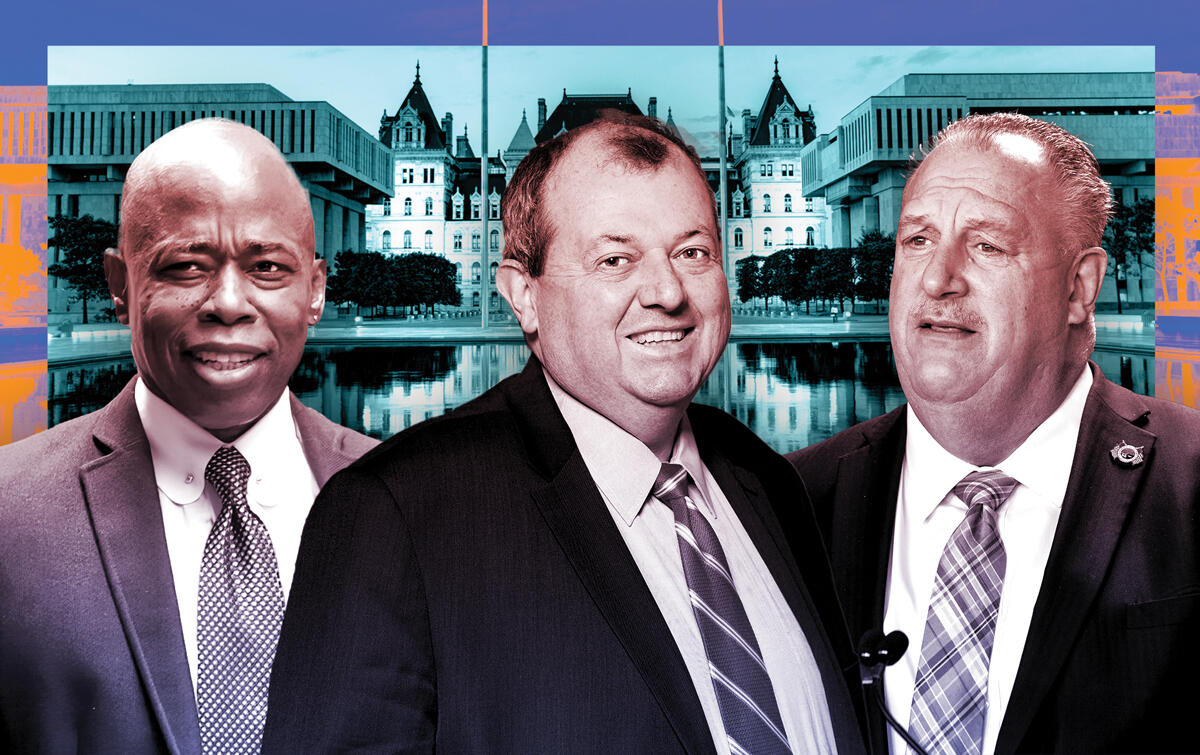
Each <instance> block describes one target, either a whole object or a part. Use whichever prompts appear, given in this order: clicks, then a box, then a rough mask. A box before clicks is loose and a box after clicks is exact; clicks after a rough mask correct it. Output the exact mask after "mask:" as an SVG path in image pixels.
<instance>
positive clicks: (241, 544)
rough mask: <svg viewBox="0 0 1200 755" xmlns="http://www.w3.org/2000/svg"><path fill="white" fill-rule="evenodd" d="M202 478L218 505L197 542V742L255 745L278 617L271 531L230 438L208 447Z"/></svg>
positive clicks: (252, 748) (219, 747)
mask: <svg viewBox="0 0 1200 755" xmlns="http://www.w3.org/2000/svg"><path fill="white" fill-rule="evenodd" d="M204 479H205V480H206V481H207V482H208V484H210V485H212V486H213V489H214V490H216V491H217V493H218V494H220V496H221V500H222V501H223V503H224V505H223V506H222V507H221V513H220V514H219V515H218V516H217V520H216V521H215V522H214V523H213V528H212V531H210V532H209V533H208V540H207V541H205V543H204V560H203V561H202V562H201V566H200V603H199V610H198V614H197V622H196V624H197V626H196V640H197V645H198V650H199V666H200V668H199V672H198V673H197V680H196V706H197V712H198V714H199V718H200V742H201V746H202V747H203V748H204V752H205V754H206V755H209V754H211V753H257V752H258V751H259V749H260V747H261V746H262V730H263V722H264V721H265V720H266V716H267V684H268V682H269V681H270V678H271V663H272V661H274V660H275V645H276V643H278V641H279V628H280V626H281V625H282V623H283V587H282V586H281V584H280V582H279V564H278V562H277V561H276V560H275V549H274V548H273V547H272V545H271V536H270V535H269V534H268V533H267V528H266V526H265V525H263V523H262V521H261V520H260V519H259V518H258V517H257V516H255V514H254V512H252V511H251V510H250V506H249V504H248V502H247V499H246V482H247V480H249V479H250V464H249V463H248V462H247V461H246V459H245V457H243V456H242V455H241V453H239V452H238V450H237V449H236V448H233V447H232V446H223V447H222V448H220V449H218V450H217V452H216V453H215V454H213V457H212V459H211V460H210V461H209V462H208V466H207V467H206V468H205V470H204Z"/></svg>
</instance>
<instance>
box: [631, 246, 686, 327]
mask: <svg viewBox="0 0 1200 755" xmlns="http://www.w3.org/2000/svg"><path fill="white" fill-rule="evenodd" d="M640 268H641V269H640V270H639V271H638V274H639V275H640V276H641V282H640V286H639V287H638V303H639V304H641V305H642V306H643V307H661V308H662V309H665V310H666V311H668V312H672V311H674V310H676V309H679V308H680V307H681V306H683V304H684V302H686V301H687V290H686V289H685V288H684V287H683V281H682V280H681V279H680V277H679V271H678V270H676V269H675V265H674V264H672V260H671V256H670V255H669V254H667V252H666V251H664V250H653V251H650V252H648V253H647V254H646V256H645V257H643V258H642V262H641V265H640Z"/></svg>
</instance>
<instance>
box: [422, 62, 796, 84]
mask: <svg viewBox="0 0 1200 755" xmlns="http://www.w3.org/2000/svg"><path fill="white" fill-rule="evenodd" d="M778 60H779V59H778V58H776V61H778ZM775 73H779V67H778V66H776V67H775ZM413 83H414V84H420V83H421V60H420V58H418V59H417V78H416V79H415V80H414V81H413Z"/></svg>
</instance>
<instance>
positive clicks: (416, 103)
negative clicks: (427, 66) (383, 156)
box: [379, 61, 446, 149]
mask: <svg viewBox="0 0 1200 755" xmlns="http://www.w3.org/2000/svg"><path fill="white" fill-rule="evenodd" d="M409 107H411V108H412V109H413V110H415V111H416V113H417V117H418V118H420V119H421V123H423V124H424V125H425V149H445V148H446V143H445V142H444V141H443V140H442V124H441V122H440V121H439V120H438V118H437V116H436V115H434V113H433V108H432V107H431V106H430V104H429V98H428V97H426V96H425V88H424V87H422V86H421V63H420V61H417V75H416V77H415V78H414V79H413V85H412V87H411V88H410V89H409V90H408V94H406V95H404V100H403V101H402V102H401V103H400V107H398V108H396V113H395V115H391V116H389V115H388V114H387V111H386V110H384V111H383V117H382V118H380V119H379V141H381V142H383V143H384V144H386V145H388V146H389V147H391V146H392V129H391V126H392V125H394V124H395V123H396V119H397V116H398V115H399V114H400V113H402V112H403V111H404V109H405V108H409Z"/></svg>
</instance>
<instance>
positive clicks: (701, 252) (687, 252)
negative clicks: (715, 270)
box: [679, 246, 708, 260]
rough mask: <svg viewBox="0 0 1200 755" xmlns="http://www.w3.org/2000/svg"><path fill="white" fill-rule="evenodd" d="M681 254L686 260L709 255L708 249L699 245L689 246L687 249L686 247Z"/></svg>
mask: <svg viewBox="0 0 1200 755" xmlns="http://www.w3.org/2000/svg"><path fill="white" fill-rule="evenodd" d="M679 256H680V257H683V258H684V259H685V260H697V259H702V258H704V257H707V256H708V250H707V249H700V248H699V247H694V246H689V247H688V248H687V249H684V250H683V251H682V252H680V253H679Z"/></svg>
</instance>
